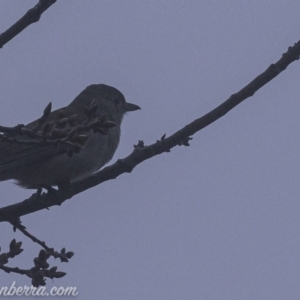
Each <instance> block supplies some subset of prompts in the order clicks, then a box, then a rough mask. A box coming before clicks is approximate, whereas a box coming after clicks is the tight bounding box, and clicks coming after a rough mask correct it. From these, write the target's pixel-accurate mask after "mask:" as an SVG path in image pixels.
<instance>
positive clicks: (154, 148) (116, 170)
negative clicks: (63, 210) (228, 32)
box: [0, 41, 300, 222]
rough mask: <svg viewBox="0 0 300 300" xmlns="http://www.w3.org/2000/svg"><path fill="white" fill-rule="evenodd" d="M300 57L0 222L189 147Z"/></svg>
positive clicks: (291, 53)
mask: <svg viewBox="0 0 300 300" xmlns="http://www.w3.org/2000/svg"><path fill="white" fill-rule="evenodd" d="M299 56H300V41H298V42H297V43H296V44H295V45H294V46H293V47H289V49H288V51H287V52H286V53H284V54H283V55H282V57H281V58H280V59H279V60H278V61H277V62H276V63H275V64H271V65H270V66H269V67H268V68H267V69H266V71H264V72H263V73H261V74H260V75H259V76H257V77H256V78H255V79H254V80H253V81H251V82H250V83H249V84H248V85H247V86H245V87H244V88H243V89H241V90H240V91H239V92H237V93H236V94H233V95H231V96H230V97H229V98H228V99H227V100H226V101H225V102H223V103H222V104H221V105H219V106H218V107H216V108H215V109H213V110H212V111H210V112H209V113H207V114H206V115H204V116H202V117H201V118H199V119H196V120H195V121H193V122H191V123H190V124H188V125H186V126H185V127H184V128H182V129H180V130H179V131H177V132H176V133H174V134H173V135H171V136H170V137H168V138H165V136H163V137H162V138H161V140H159V141H157V142H156V143H154V144H152V145H150V146H146V147H145V146H144V145H143V142H139V145H138V146H136V147H135V149H134V150H133V152H132V153H131V154H130V155H128V156H127V157H126V158H124V159H119V160H118V161H117V162H116V163H115V164H113V165H111V166H108V167H106V168H104V169H102V170H101V171H99V172H97V173H95V174H93V175H92V176H90V177H88V178H86V179H83V180H81V181H78V182H76V183H73V184H71V185H70V186H69V187H68V188H65V189H61V190H58V191H55V190H54V191H52V192H49V193H47V194H46V193H43V194H42V195H40V196H39V195H37V194H33V195H32V196H31V197H30V198H28V199H26V200H24V201H23V202H19V203H17V204H13V205H9V206H6V207H3V208H1V209H0V222H3V221H11V220H15V219H16V218H17V217H21V216H24V215H27V214H30V213H33V212H36V211H39V210H42V209H47V208H49V207H51V206H54V205H61V204H62V203H63V202H64V201H66V200H68V199H70V198H72V197H73V196H74V195H77V194H79V193H81V192H83V191H85V190H87V189H89V188H91V187H94V186H96V185H98V184H101V183H103V182H105V181H107V180H111V179H115V178H117V177H118V176H119V175H121V174H123V173H130V172H131V171H132V170H133V169H134V168H135V167H136V166H137V165H138V164H140V163H141V162H143V161H145V160H147V159H149V158H151V157H153V156H156V155H158V154H161V153H163V152H169V151H170V149H172V148H173V147H175V146H177V145H182V144H184V145H188V139H189V136H190V135H193V134H195V133H196V132H198V131H200V130H201V129H203V128H205V127H206V126H208V125H210V124H211V123H213V122H215V121H216V120H218V119H219V118H221V117H223V116H224V115H225V114H226V113H228V112H229V111H230V110H231V109H233V108H234V107H235V106H237V105H238V104H240V103H241V102H243V101H244V100H246V99H247V98H249V97H251V96H253V95H254V93H255V92H257V91H258V90H259V89H260V88H261V87H263V86H264V85H265V84H267V83H268V82H270V81H271V80H272V79H273V78H275V77H276V76H277V75H278V74H280V73H281V72H282V71H283V70H285V69H286V68H287V67H288V66H289V64H291V63H292V62H294V61H295V60H298V59H299Z"/></svg>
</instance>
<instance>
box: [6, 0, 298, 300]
mask: <svg viewBox="0 0 300 300" xmlns="http://www.w3.org/2000/svg"><path fill="white" fill-rule="evenodd" d="M36 2H37V1H29V0H28V1H25V0H24V1H14V0H1V1H0V7H1V9H0V29H1V30H0V31H1V32H3V31H4V30H6V29H7V28H8V27H9V26H11V25H12V24H13V23H14V22H15V21H16V20H17V19H19V18H20V17H21V16H22V15H23V14H24V13H25V12H26V11H27V10H28V9H29V8H31V7H33V6H34V5H35V4H36ZM299 11H300V2H299V1H297V0H294V1H289V0H288V1H279V0H275V1H261V0H259V1H254V0H251V1H246V0H244V1H238V0H235V1H234V0H231V1H229V0H228V1H221V0H219V1H194V0H189V1H171V0H169V1H158V0H152V1H141V0H140V1H121V0H119V1H100V0H99V1H58V3H56V4H54V5H53V6H52V7H51V8H50V9H49V10H48V11H47V12H46V13H45V14H44V15H43V16H42V18H41V20H40V21H39V22H38V23H37V24H34V25H32V26H30V27H29V28H27V29H26V30H25V31H24V32H23V33H21V34H20V35H19V36H17V37H16V38H14V39H13V40H12V41H11V42H9V43H8V44H7V45H5V46H4V48H3V49H1V58H0V68H1V72H0V81H1V90H0V97H1V110H0V124H1V125H7V126H13V125H16V124H18V123H28V122H30V121H32V120H33V119H36V118H38V117H39V116H40V115H41V113H42V111H43V109H44V108H45V106H46V105H47V104H48V103H49V102H50V101H52V104H53V108H54V109H57V108H59V107H61V106H65V105H66V104H68V103H69V102H70V101H71V100H73V98H74V97H75V96H76V95H77V94H78V93H79V92H80V91H81V90H83V89H84V88H85V87H86V86H87V85H89V84H92V83H106V84H109V85H112V86H115V87H116V88H118V89H119V90H121V91H122V92H123V93H124V95H125V97H126V99H127V100H128V101H129V102H133V103H136V104H138V105H140V106H141V107H142V110H141V111H138V112H133V113H131V114H128V115H127V116H126V117H125V120H124V122H123V126H122V137H121V143H120V146H119V148H118V151H117V153H116V154H115V156H114V158H113V160H112V162H114V161H116V159H117V158H123V157H125V156H127V155H128V154H129V153H130V152H131V151H132V149H133V148H132V146H133V144H135V143H137V141H138V140H139V139H142V140H144V142H145V143H146V144H151V143H153V142H155V141H156V140H157V139H159V138H160V137H161V136H162V135H163V134H164V133H166V134H167V135H171V134H172V133H174V132H175V131H177V130H178V129H180V128H181V127H183V126H184V125H186V124H187V123H189V122H191V121H192V120H194V119H196V118H198V117H200V116H201V115H203V114H205V113H207V112H208V111H209V110H211V109H213V108H214V107H216V106H217V105H219V104H220V103H222V102H223V101H224V100H226V99H227V98H228V97H229V96H230V95H231V94H233V93H235V92H237V91H238V90H240V89H241V88H242V87H244V86H245V85H246V84H248V83H249V82H250V81H251V80H252V79H254V78H255V77H256V76H257V75H258V74H259V73H261V72H262V71H264V70H265V69H266V68H267V67H268V66H269V65H270V64H271V63H272V62H275V61H277V60H278V59H279V58H280V57H281V55H282V53H284V52H285V51H286V50H287V48H288V46H290V45H293V44H294V43H295V42H297V41H298V40H299V39H300V31H299V28H300V19H299ZM299 76H300V67H299V63H293V64H292V65H291V66H290V67H289V68H288V69H287V70H286V71H284V73H283V74H281V75H279V76H278V77H277V78H276V79H274V80H273V81H272V82H271V83H269V84H268V85H267V86H265V87H263V88H262V89H261V90H260V91H259V92H258V93H256V94H255V95H254V96H253V97H252V98H250V99H248V100H247V101H246V102H244V103H242V104H241V105H239V106H238V107H236V108H235V109H234V110H233V111H231V112H230V113H229V114H227V115H226V116H225V117H223V118H222V119H221V120H219V121H217V122H215V123H214V124H212V125H211V126H209V127H207V128H205V129H204V130H202V131H201V132H199V133H198V134H196V135H195V136H194V137H193V140H192V142H191V146H190V147H177V148H175V149H174V150H172V151H171V152H170V153H167V154H163V155H160V156H158V157H155V158H153V159H151V160H148V161H146V162H144V163H142V164H141V165H139V166H138V167H137V168H136V169H135V170H134V171H133V172H132V174H125V175H122V176H121V177H119V178H117V179H116V180H113V181H111V182H106V183H104V184H102V185H100V186H97V187H95V188H93V189H90V190H89V191H87V192H85V193H82V194H80V195H77V196H76V197H74V198H73V199H72V200H70V201H67V202H65V203H64V204H63V205H62V206H61V207H55V208H51V209H50V210H49V211H42V212H38V213H35V214H32V215H29V216H26V217H24V218H22V221H23V223H24V225H26V226H27V228H28V230H29V231H30V232H32V233H33V234H35V235H36V236H38V237H40V238H41V239H42V240H45V241H46V242H47V243H48V244H49V245H50V246H53V247H55V248H57V249H61V248H62V247H66V248H67V250H72V251H74V252H75V256H74V257H73V258H72V259H71V261H70V263H68V264H61V263H59V262H58V261H57V262H56V261H54V262H53V261H52V260H51V262H52V265H57V266H58V268H59V269H60V270H62V271H66V272H67V273H68V274H67V276H65V277H64V278H63V279H59V280H54V281H51V280H48V283H47V285H48V287H49V288H51V287H52V286H54V285H55V286H65V287H67V286H76V287H77V288H78V290H79V293H80V294H79V296H78V297H77V298H78V299H109V300H124V299H128V300H138V299H170V300H177V299H178V300H179V299H180V300H182V299H188V300H189V299H207V300H213V299H225V300H227V299H228V300H235V299H238V300H241V299H243V300H244V299H245V300H248V299H249V300H250V299H256V300H260V299H264V300H265V299H272V300H276V299H280V300H281V299H299V297H300V217H299V213H300V201H299V194H300V184H299V177H300V176H299V175H300V174H299V173H300V160H299V149H300V142H299V124H300V120H299V111H300V104H299V103H300V102H299V92H300V86H299ZM0 188H1V203H2V206H5V205H9V204H12V203H15V202H19V201H21V200H23V199H25V198H26V197H28V196H29V195H31V193H32V192H31V191H27V190H23V189H21V188H18V187H17V186H15V185H14V184H13V183H12V182H2V183H0ZM14 237H15V238H16V239H17V240H18V241H19V240H21V241H23V243H24V248H25V251H24V253H23V254H22V255H20V256H19V257H18V258H16V259H14V260H12V261H11V263H10V264H9V265H10V266H16V265H18V266H19V267H24V268H27V267H29V266H31V264H32V263H31V262H32V259H33V257H34V256H36V255H37V253H38V251H39V249H40V248H39V247H38V246H36V245H33V244H32V242H31V241H29V240H28V239H27V238H26V237H24V236H22V235H20V234H19V233H13V231H12V228H11V226H9V225H8V224H3V223H2V224H1V248H2V250H3V251H6V250H7V247H8V243H9V242H10V240H11V239H12V238H14ZM14 280H16V282H17V285H24V284H28V283H29V280H28V278H25V277H24V276H19V275H14V274H13V275H11V274H10V275H8V274H5V273H0V282H1V286H5V285H8V286H10V285H11V283H12V282H13V281H14Z"/></svg>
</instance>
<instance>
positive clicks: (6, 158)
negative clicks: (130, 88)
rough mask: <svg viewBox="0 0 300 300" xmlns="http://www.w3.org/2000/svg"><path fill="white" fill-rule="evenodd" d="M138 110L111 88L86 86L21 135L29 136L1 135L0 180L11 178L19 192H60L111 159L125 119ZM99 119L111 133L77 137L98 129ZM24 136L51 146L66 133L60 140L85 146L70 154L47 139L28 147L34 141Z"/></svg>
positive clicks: (105, 132) (102, 85)
mask: <svg viewBox="0 0 300 300" xmlns="http://www.w3.org/2000/svg"><path fill="white" fill-rule="evenodd" d="M138 109H140V107H139V106H137V105H135V104H131V103H127V102H126V100H125V98H124V96H123V94H122V93H121V92H120V91H118V90H117V89H115V88H113V87H111V86H108V85H104V84H93V85H90V86H88V87H87V88H86V89H85V90H83V91H82V92H81V93H80V94H79V95H78V96H77V97H76V98H75V99H74V100H73V101H72V102H71V103H70V104H69V105H68V106H66V107H63V108H61V109H58V110H55V111H53V112H50V111H49V113H48V114H47V115H44V119H43V118H40V119H38V120H35V121H33V122H32V123H30V124H28V125H26V126H25V127H24V128H23V129H22V132H27V134H20V133H17V134H16V133H8V134H6V133H5V134H4V135H3V134H2V136H6V137H7V138H2V139H1V140H0V181H3V180H9V179H14V180H16V182H17V184H18V185H20V186H22V187H25V188H34V189H39V188H50V187H51V186H58V187H61V186H64V185H65V184H68V183H70V182H76V181H78V180H81V179H83V178H85V177H87V176H89V175H91V174H93V173H94V172H96V171H97V170H99V169H100V168H101V167H103V166H104V165H105V164H106V163H107V162H109V161H110V160H111V158H112V157H113V155H114V153H115V151H116V149H117V147H118V144H119V140H120V133H121V123H122V119H123V116H124V114H125V113H126V112H128V111H135V110H138ZM101 120H102V121H103V120H104V125H105V124H106V125H107V124H108V125H109V126H108V127H111V128H106V129H105V128H104V129H101V128H99V130H97V128H96V130H95V127H94V128H92V129H88V130H83V132H80V133H77V131H79V130H78V128H82V127H84V126H85V127H88V126H89V124H91V123H92V124H93V122H94V123H95V121H96V123H97V122H98V123H100V125H99V126H100V127H101V122H102V121H101ZM102 123H103V122H102ZM76 126H77V127H78V128H76ZM80 126H81V127H80ZM104 127H105V126H104ZM73 128H75V130H72V129H73ZM71 131H72V133H71ZM74 131H76V132H75V133H74ZM99 131H100V133H99ZM28 132H29V133H30V132H31V133H33V135H34V134H36V135H38V136H44V137H45V136H47V135H48V136H49V137H51V139H52V141H53V140H56V141H57V140H59V139H57V137H56V136H59V134H61V133H65V134H64V135H62V136H63V137H65V138H64V139H61V141H63V140H64V141H66V140H68V139H69V138H70V136H75V139H76V138H77V139H78V140H80V138H81V140H82V139H83V140H85V141H84V143H83V146H82V148H81V149H80V150H78V149H77V150H78V151H76V150H75V151H73V152H74V153H73V152H72V151H71V153H70V151H67V150H68V149H67V150H66V149H64V147H60V146H58V143H56V144H55V143H53V144H51V143H50V142H47V138H44V141H41V142H40V143H37V142H36V143H35V144H34V143H30V141H32V139H33V140H35V139H37V138H36V137H34V138H32V137H31V136H30V134H28ZM66 132H67V134H66ZM31 135H32V134H31ZM78 136H79V137H78ZM42 140H43V139H42ZM48 140H49V139H48ZM18 141H20V142H18ZM68 143H69V144H71V145H72V143H70V142H69V141H67V142H66V143H65V144H66V145H67V144H68ZM61 144H62V143H59V145H61ZM77 145H78V143H77ZM71 149H72V148H71ZM76 152H78V153H76Z"/></svg>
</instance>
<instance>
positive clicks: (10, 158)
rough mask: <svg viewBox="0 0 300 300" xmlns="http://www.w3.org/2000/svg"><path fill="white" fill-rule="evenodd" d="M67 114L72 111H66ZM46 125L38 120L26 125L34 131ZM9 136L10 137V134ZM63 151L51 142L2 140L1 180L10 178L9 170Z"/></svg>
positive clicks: (55, 114) (57, 113)
mask: <svg viewBox="0 0 300 300" xmlns="http://www.w3.org/2000/svg"><path fill="white" fill-rule="evenodd" d="M61 112H62V109H60V110H56V111H53V112H52V113H51V115H50V117H49V118H48V119H47V122H48V121H52V120H53V119H55V118H57V117H58V115H59V113H61ZM66 115H67V116H69V115H70V113H68V112H67V113H66ZM43 126H44V125H41V126H39V125H38V120H36V121H33V122H32V123H30V124H28V125H26V128H28V129H32V130H34V131H40V130H42V128H43ZM8 137H10V136H9V135H8ZM14 138H15V139H18V140H24V141H28V140H30V139H31V138H29V137H27V136H16V137H14ZM63 152H65V151H63V150H62V148H61V147H59V146H58V145H54V144H53V145H51V144H29V145H28V144H19V143H15V142H9V141H5V140H4V141H1V140H0V181H1V180H6V179H9V171H10V170H11V171H13V170H15V169H16V168H20V167H22V166H25V165H28V164H34V163H39V162H42V161H45V160H46V159H49V158H53V157H55V156H57V155H61V154H62V153H63Z"/></svg>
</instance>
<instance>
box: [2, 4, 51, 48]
mask: <svg viewBox="0 0 300 300" xmlns="http://www.w3.org/2000/svg"><path fill="white" fill-rule="evenodd" d="M55 2H56V0H39V2H38V4H36V5H35V6H34V7H33V8H31V9H30V10H28V11H27V13H26V14H25V15H24V16H23V17H22V18H21V19H20V20H18V21H17V22H16V23H15V24H14V25H12V26H11V27H10V28H9V29H7V30H6V31H5V32H3V33H2V34H0V48H2V47H3V46H4V45H5V44H6V43H7V42H9V41H10V40H11V39H13V38H14V37H15V36H16V35H18V34H19V33H20V32H21V31H23V30H24V29H25V28H26V27H28V26H29V25H31V24H32V23H35V22H37V21H38V20H39V19H40V18H41V15H42V13H44V12H45V11H46V10H47V9H48V8H49V7H50V6H51V5H52V4H54V3H55Z"/></svg>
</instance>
